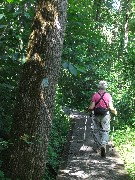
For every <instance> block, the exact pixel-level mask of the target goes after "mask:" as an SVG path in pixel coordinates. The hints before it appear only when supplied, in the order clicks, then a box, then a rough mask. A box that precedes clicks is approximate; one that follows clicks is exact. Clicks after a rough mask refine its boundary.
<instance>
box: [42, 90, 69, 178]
mask: <svg viewBox="0 0 135 180" xmlns="http://www.w3.org/2000/svg"><path fill="white" fill-rule="evenodd" d="M59 102H60V95H59V93H58V91H57V95H56V102H55V103H56V105H55V111H54V118H53V121H52V127H51V134H50V140H49V146H48V163H47V168H46V174H45V177H44V178H45V180H53V178H54V179H55V175H56V173H57V171H58V168H59V165H60V160H61V155H62V152H63V150H64V145H65V143H66V140H67V134H68V132H69V130H70V119H69V117H68V116H66V115H65V114H64V112H63V110H62V107H61V106H60V104H59ZM49 167H51V170H50V171H49ZM53 176H54V177H53Z"/></svg>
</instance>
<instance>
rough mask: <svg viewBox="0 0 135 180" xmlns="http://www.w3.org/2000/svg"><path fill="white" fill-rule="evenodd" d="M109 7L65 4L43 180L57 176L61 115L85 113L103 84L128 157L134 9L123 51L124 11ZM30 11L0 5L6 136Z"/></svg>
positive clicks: (65, 122) (134, 87)
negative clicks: (66, 109) (68, 109)
mask: <svg viewBox="0 0 135 180" xmlns="http://www.w3.org/2000/svg"><path fill="white" fill-rule="evenodd" d="M9 2H12V3H9ZM113 2H114V1H113V0H109V1H106V2H102V3H100V4H98V1H91V0H81V1H75V0H69V1H68V3H69V7H68V21H67V29H66V33H65V41H64V48H63V55H62V66H61V73H60V78H59V83H58V88H57V95H56V102H55V112H54V119H53V122H52V129H51V135H50V141H49V147H48V166H47V173H46V175H45V180H47V179H48V180H49V178H50V179H51V180H52V179H53V177H52V176H51V175H52V170H53V171H54V174H55V172H57V170H58V166H59V161H60V155H61V151H62V149H63V146H64V143H65V142H66V136H67V133H68V131H69V129H70V121H69V118H68V117H67V116H65V115H64V114H63V112H62V106H66V105H67V106H70V107H73V108H78V109H79V110H84V109H85V107H86V106H89V104H90V100H91V96H92V94H93V93H94V92H95V91H97V84H98V82H99V80H102V79H105V80H107V81H108V84H109V88H108V91H109V92H110V93H111V95H112V96H113V100H114V105H115V107H116V108H117V110H118V117H117V119H118V122H117V123H116V127H115V129H117V131H116V133H115V139H116V141H115V143H116V145H117V146H118V147H119V150H120V151H121V152H122V150H123V149H124V152H125V153H124V154H123V158H125V157H132V153H133V151H134V144H133V141H132V139H133V138H132V137H133V135H134V134H133V129H132V128H133V127H134V126H135V112H134V106H135V104H134V100H135V99H134V97H135V81H134V79H135V68H134V67H135V60H134V57H135V49H134V45H135V44H134V29H135V28H134V15H133V13H132V12H134V9H135V8H134V7H135V6H134V2H133V0H132V1H131V12H129V13H130V19H129V32H128V45H127V51H126V50H125V49H124V41H123V39H124V26H125V17H126V12H125V9H126V5H125V3H124V1H121V4H122V5H123V7H122V8H121V9H119V10H118V9H117V8H114V4H113ZM34 8H35V1H33V0H30V1H26V0H23V1H20V0H7V1H4V0H3V1H2V3H1V5H0V10H1V14H0V20H1V25H0V33H1V37H0V45H1V47H0V50H1V55H0V58H1V60H0V79H1V80H0V93H1V94H2V96H1V97H0V101H1V107H0V114H1V115H0V119H1V121H0V128H1V129H4V130H5V131H6V132H8V131H9V130H10V126H11V123H12V115H13V109H14V106H15V96H16V87H17V83H18V80H19V75H20V73H21V67H22V64H23V63H24V61H25V56H26V48H27V43H28V38H29V34H30V26H31V23H32V18H33V15H34ZM117 30H118V31H117ZM115 33H116V37H114V34H115ZM125 125H128V128H129V129H130V131H128V133H127V129H128V128H127V129H123V130H120V128H123V127H124V126H125ZM131 127H132V128H131ZM130 132H131V133H130ZM124 133H126V134H127V136H124V135H123V134H124ZM128 141H129V142H131V143H128ZM126 143H127V144H128V146H126ZM122 144H123V146H122ZM131 149H132V150H131ZM127 152H128V154H126V153H127ZM130 155H131V156H130ZM125 162H126V163H128V162H129V163H128V165H127V167H128V171H129V172H130V173H131V174H133V173H134V167H133V166H132V160H131V159H130V158H129V160H128V159H127V160H125ZM49 167H51V169H50V168H49ZM0 176H2V172H0ZM54 179H55V175H54Z"/></svg>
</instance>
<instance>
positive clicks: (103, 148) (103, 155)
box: [101, 145, 106, 157]
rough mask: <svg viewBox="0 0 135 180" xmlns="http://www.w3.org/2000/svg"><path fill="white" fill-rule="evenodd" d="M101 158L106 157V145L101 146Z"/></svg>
mask: <svg viewBox="0 0 135 180" xmlns="http://www.w3.org/2000/svg"><path fill="white" fill-rule="evenodd" d="M101 157H106V147H105V145H104V146H101Z"/></svg>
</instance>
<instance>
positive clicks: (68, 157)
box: [57, 111, 129, 180]
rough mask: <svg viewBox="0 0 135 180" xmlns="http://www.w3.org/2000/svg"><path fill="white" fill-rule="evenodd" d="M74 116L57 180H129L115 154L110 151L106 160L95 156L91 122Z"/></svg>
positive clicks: (72, 116)
mask: <svg viewBox="0 0 135 180" xmlns="http://www.w3.org/2000/svg"><path fill="white" fill-rule="evenodd" d="M70 116H71V118H72V120H73V129H72V131H71V134H70V139H69V143H67V146H66V148H65V151H64V153H63V160H62V162H61V166H60V169H59V172H58V176H57V180H83V179H85V180H114V179H115V180H129V177H128V175H127V173H126V171H125V170H124V165H123V162H122V160H121V159H120V157H119V155H118V154H117V152H116V151H115V150H114V151H112V150H111V151H109V152H108V155H107V157H106V158H101V157H100V153H94V152H93V149H92V146H93V138H92V131H91V118H90V117H89V116H88V115H84V114H83V113H78V112H77V111H74V112H72V113H71V114H70Z"/></svg>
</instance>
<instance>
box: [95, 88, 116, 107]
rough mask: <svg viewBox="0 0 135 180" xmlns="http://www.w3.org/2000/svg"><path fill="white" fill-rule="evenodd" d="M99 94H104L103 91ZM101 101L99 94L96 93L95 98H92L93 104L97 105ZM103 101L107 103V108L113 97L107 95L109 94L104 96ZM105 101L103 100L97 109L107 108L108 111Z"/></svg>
mask: <svg viewBox="0 0 135 180" xmlns="http://www.w3.org/2000/svg"><path fill="white" fill-rule="evenodd" d="M99 93H100V94H101V95H102V94H103V92H102V91H99ZM99 99H100V95H99V94H98V93H95V94H94V95H93V97H92V102H95V103H96V102H97V101H98V100H99ZM103 99H104V101H105V102H106V104H107V106H108V105H109V102H111V101H112V97H111V95H110V94H109V93H107V92H106V93H105V94H104V96H103ZM104 101H103V100H102V99H101V100H100V102H99V103H98V104H97V105H96V108H97V107H103V108H106V109H107V107H106V105H105V103H104Z"/></svg>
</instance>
